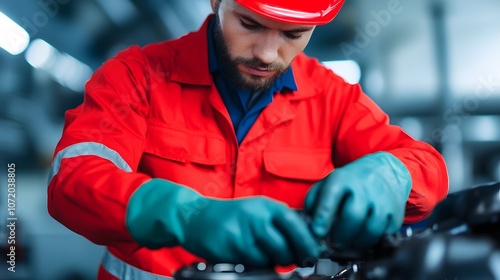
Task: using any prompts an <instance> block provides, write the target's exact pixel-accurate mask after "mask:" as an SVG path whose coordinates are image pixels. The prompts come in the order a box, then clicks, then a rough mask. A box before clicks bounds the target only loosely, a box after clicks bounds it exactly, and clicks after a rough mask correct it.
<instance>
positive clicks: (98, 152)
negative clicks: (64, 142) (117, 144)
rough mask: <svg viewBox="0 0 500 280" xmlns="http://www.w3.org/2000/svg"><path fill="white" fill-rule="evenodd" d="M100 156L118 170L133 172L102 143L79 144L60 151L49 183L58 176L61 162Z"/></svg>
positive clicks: (51, 171) (114, 152)
mask: <svg viewBox="0 0 500 280" xmlns="http://www.w3.org/2000/svg"><path fill="white" fill-rule="evenodd" d="M89 155H90V156H98V157H100V158H103V159H107V160H109V161H111V162H112V163H113V164H114V165H116V166H117V167H118V168H120V169H122V170H124V171H127V172H132V168H130V166H129V165H128V163H127V162H126V161H125V160H124V159H123V158H122V157H121V156H120V154H118V153H117V152H116V151H115V150H113V149H110V148H108V147H106V146H105V145H103V144H101V143H96V142H82V143H78V144H73V145H71V146H68V147H66V148H64V149H63V150H61V151H59V153H57V155H56V156H55V158H54V161H53V162H52V166H51V168H50V173H49V179H48V182H47V183H50V181H52V178H54V176H56V174H57V172H59V169H60V168H61V162H62V160H63V159H65V158H72V157H77V156H89Z"/></svg>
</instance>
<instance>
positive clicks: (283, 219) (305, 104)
mask: <svg viewBox="0 0 500 280" xmlns="http://www.w3.org/2000/svg"><path fill="white" fill-rule="evenodd" d="M343 2H344V1H343V0H321V1H320V0H318V1H286V0H261V1H253V0H252V1H250V0H211V5H212V8H213V11H214V14H215V15H210V16H209V17H208V18H207V20H206V21H205V23H204V24H203V26H202V27H201V29H200V30H199V31H197V32H194V33H191V34H188V35H186V36H184V37H182V38H180V39H177V40H173V41H168V42H162V43H158V44H152V45H149V46H146V47H144V48H139V47H131V48H129V49H127V50H125V51H123V52H121V53H120V54H118V55H117V56H116V57H114V58H112V59H110V60H109V61H107V62H106V63H105V64H104V65H103V66H102V67H101V68H100V69H98V70H97V71H96V73H95V74H94V75H93V77H92V78H91V79H90V80H89V81H88V83H87V85H86V89H85V100H84V102H83V104H82V105H81V106H79V107H78V108H76V109H74V110H70V111H68V112H67V114H66V124H65V127H64V132H63V136H62V139H61V141H60V142H59V144H58V146H57V148H56V151H55V157H54V161H53V166H52V169H51V173H50V175H49V188H48V208H49V211H50V214H51V215H52V216H53V217H54V218H55V219H57V220H58V221H60V222H61V223H62V224H64V225H66V226H67V227H68V228H69V229H71V230H73V231H75V232H77V233H79V234H81V235H83V236H85V237H86V238H88V239H89V240H91V241H92V242H95V243H97V244H102V245H105V246H106V247H107V250H106V254H105V256H104V258H103V261H102V265H101V267H100V269H99V279H150V278H152V277H165V279H169V278H168V277H171V276H172V275H173V273H174V272H175V271H176V270H177V269H179V268H181V267H182V266H184V265H189V264H191V263H193V262H195V261H200V260H206V261H208V262H231V263H243V264H245V265H247V266H254V267H270V266H287V265H293V264H295V265H299V266H301V265H304V261H305V260H307V259H308V258H310V257H317V256H318V254H319V253H320V252H319V251H320V249H319V246H318V244H317V243H316V237H324V236H326V235H327V234H331V236H332V240H333V241H334V242H335V243H337V244H338V246H340V247H342V248H350V247H354V248H367V247H369V246H372V245H373V244H374V243H375V242H376V241H377V240H378V239H379V238H380V237H381V236H382V235H383V234H386V233H389V232H395V231H397V230H398V229H399V227H400V226H401V224H402V223H403V222H405V223H412V222H416V221H419V220H421V219H423V218H425V217H427V216H428V215H429V214H430V212H431V210H432V208H433V207H434V205H435V204H436V203H437V202H438V201H439V200H441V199H442V198H443V197H444V196H445V195H446V193H447V189H448V179H447V175H446V167H445V164H444V162H443V159H442V157H441V156H440V155H439V154H438V153H437V152H436V151H435V150H434V149H433V148H432V147H431V146H429V145H427V144H426V143H423V142H419V141H416V140H414V139H412V138H411V137H409V136H408V135H407V134H405V133H404V132H403V131H402V130H401V129H400V128H399V127H396V126H391V125H389V124H388V118H387V115H386V114H384V113H383V112H382V111H381V110H380V109H379V108H378V107H377V106H376V105H375V104H374V103H373V102H372V101H371V100H370V99H369V98H368V97H367V96H366V95H365V94H364V93H363V92H362V91H361V89H360V87H359V86H357V85H356V86H353V85H349V84H347V83H345V82H344V81H343V80H342V79H341V78H339V77H338V76H337V75H335V74H334V73H333V72H331V71H329V70H327V69H326V68H324V67H322V66H321V65H320V64H319V63H318V62H317V61H316V60H314V59H312V58H308V57H307V56H305V55H304V54H303V53H302V51H303V49H304V48H305V46H306V45H307V43H308V41H309V39H310V37H311V35H312V33H313V30H314V27H315V26H316V25H320V24H325V23H327V22H329V21H331V20H332V19H333V18H334V17H335V15H336V14H337V13H338V11H339V10H340V7H341V6H342V4H343ZM298 209H304V210H305V211H306V213H307V214H309V215H310V216H311V217H312V220H311V223H310V224H306V222H305V221H304V220H303V219H301V218H300V216H299V215H298V214H297V212H296V211H295V210H298ZM154 279H157V278H154ZM158 279H159V278H158ZM162 279H163V278H162Z"/></svg>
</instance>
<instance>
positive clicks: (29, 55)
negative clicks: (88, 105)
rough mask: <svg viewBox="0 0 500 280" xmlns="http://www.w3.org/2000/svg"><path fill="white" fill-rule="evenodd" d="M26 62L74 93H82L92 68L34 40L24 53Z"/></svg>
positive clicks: (42, 42) (43, 42)
mask: <svg viewBox="0 0 500 280" xmlns="http://www.w3.org/2000/svg"><path fill="white" fill-rule="evenodd" d="M26 60H27V61H28V63H29V64H30V65H31V66H33V67H34V68H37V69H42V70H44V71H46V72H47V73H49V74H50V76H51V77H52V78H53V79H54V80H55V81H57V82H58V83H59V84H61V85H63V86H65V87H67V88H69V89H71V90H73V91H76V92H82V91H83V87H84V84H85V82H86V81H87V80H88V78H89V77H90V76H91V75H92V68H90V67H89V66H88V65H86V64H84V63H82V62H81V61H79V60H78V59H76V58H74V57H72V56H70V55H69V54H66V53H60V52H59V51H58V50H57V49H56V48H54V47H53V46H51V45H50V44H49V43H47V42H45V41H44V40H41V39H36V40H34V41H33V42H32V43H31V44H30V45H29V47H28V50H27V51H26Z"/></svg>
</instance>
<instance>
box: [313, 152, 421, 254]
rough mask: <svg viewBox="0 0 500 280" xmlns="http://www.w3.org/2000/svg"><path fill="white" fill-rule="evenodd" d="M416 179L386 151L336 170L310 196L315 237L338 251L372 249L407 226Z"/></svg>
mask: <svg viewBox="0 0 500 280" xmlns="http://www.w3.org/2000/svg"><path fill="white" fill-rule="evenodd" d="M410 191H411V176H410V173H409V172H408V170H407V169H406V167H405V166H404V165H403V163H402V162H401V161H400V160H399V159H397V158H396V157H395V156H393V155H392V154H390V153H387V152H378V153H375V154H370V155H367V156H364V157H362V158H360V159H358V160H356V161H353V162H351V163H349V164H347V165H345V166H343V167H340V168H338V169H335V170H334V171H333V172H332V173H330V174H329V175H328V176H327V177H326V178H324V179H323V180H321V181H320V182H318V183H316V184H315V185H314V186H313V187H312V188H311V190H310V191H309V192H308V194H307V196H306V200H305V210H306V212H307V213H308V214H309V215H311V217H312V222H311V228H312V231H313V232H314V234H316V235H317V236H319V237H325V236H326V235H327V234H330V236H331V241H332V242H333V243H335V245H336V246H338V247H339V248H343V249H347V248H357V249H367V248H369V247H371V246H373V245H374V244H375V243H376V242H377V241H378V240H379V239H380V237H382V236H383V235H384V234H386V233H394V232H396V231H398V230H399V229H400V227H401V225H402V223H403V219H404V213H405V206H406V201H407V200H408V197H409V195H410Z"/></svg>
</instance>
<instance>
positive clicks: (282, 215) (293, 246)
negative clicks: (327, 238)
mask: <svg viewBox="0 0 500 280" xmlns="http://www.w3.org/2000/svg"><path fill="white" fill-rule="evenodd" d="M126 223H127V228H128V230H129V232H130V233H131V235H132V237H133V238H134V239H135V240H136V241H137V242H138V243H139V244H141V245H143V246H145V247H148V248H150V249H156V248H161V247H172V246H182V247H183V248H184V249H186V250H188V251H189V252H191V253H193V254H195V255H197V256H199V257H202V258H203V259H205V260H206V261H207V262H209V263H240V264H244V265H248V266H252V267H269V266H274V265H289V264H292V263H295V264H298V265H303V264H307V263H306V262H307V261H308V260H309V258H311V257H317V256H318V254H319V248H318V244H317V242H316V240H315V238H314V235H313V234H312V232H311V231H310V229H309V228H308V225H307V224H306V222H305V221H304V220H303V219H302V218H301V217H300V216H299V215H298V213H296V212H295V211H294V210H292V209H290V208H289V207H287V206H286V205H285V204H282V203H279V202H276V201H273V200H271V199H266V198H263V197H253V198H245V199H233V200H218V199H210V198H207V197H204V196H202V195H200V194H199V193H197V192H196V191H194V190H192V189H190V188H187V187H184V186H181V185H178V184H175V183H172V182H169V181H166V180H161V179H153V180H151V181H148V182H147V183H145V184H143V185H142V186H141V187H140V188H139V189H138V190H137V191H136V192H135V193H134V194H133V195H132V197H131V199H130V200H129V204H128V207H127V215H126ZM304 266H305V265H304Z"/></svg>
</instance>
